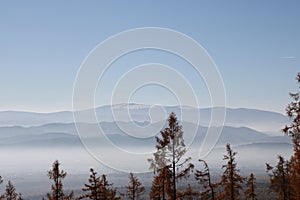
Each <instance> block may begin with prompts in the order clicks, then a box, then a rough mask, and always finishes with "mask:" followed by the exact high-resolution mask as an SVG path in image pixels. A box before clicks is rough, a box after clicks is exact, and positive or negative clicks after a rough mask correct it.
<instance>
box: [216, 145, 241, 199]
mask: <svg viewBox="0 0 300 200" xmlns="http://www.w3.org/2000/svg"><path fill="white" fill-rule="evenodd" d="M226 151H227V154H226V155H224V158H223V160H226V161H227V164H226V165H223V167H222V168H225V171H224V173H223V175H222V180H221V182H220V184H221V185H222V186H223V187H224V192H223V193H222V194H221V199H226V200H235V199H239V195H240V190H242V185H241V184H242V183H243V182H244V178H243V177H242V176H241V175H240V174H239V170H238V169H237V166H236V165H237V163H236V161H235V156H236V154H237V152H233V151H232V149H231V148H230V144H227V145H226Z"/></svg>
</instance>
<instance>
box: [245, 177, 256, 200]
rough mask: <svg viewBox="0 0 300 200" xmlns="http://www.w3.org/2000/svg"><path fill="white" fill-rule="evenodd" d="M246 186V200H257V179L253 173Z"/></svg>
mask: <svg viewBox="0 0 300 200" xmlns="http://www.w3.org/2000/svg"><path fill="white" fill-rule="evenodd" d="M246 186H247V189H246V190H245V192H244V195H245V198H246V200H247V199H250V200H257V196H256V194H255V188H256V178H255V177H254V175H253V173H251V174H250V176H249V178H247V182H246Z"/></svg>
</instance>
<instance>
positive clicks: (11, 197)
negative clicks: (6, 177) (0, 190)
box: [4, 181, 18, 200]
mask: <svg viewBox="0 0 300 200" xmlns="http://www.w3.org/2000/svg"><path fill="white" fill-rule="evenodd" d="M4 196H5V198H6V200H17V197H18V194H17V193H16V188H15V186H14V185H13V184H12V183H11V181H8V183H7V185H6V189H5V194H4Z"/></svg>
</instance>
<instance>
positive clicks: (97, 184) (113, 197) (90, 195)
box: [79, 168, 120, 200]
mask: <svg viewBox="0 0 300 200" xmlns="http://www.w3.org/2000/svg"><path fill="white" fill-rule="evenodd" d="M88 181H89V184H84V186H85V187H84V188H82V190H83V191H84V192H85V194H83V195H81V196H80V197H79V199H92V200H118V199H120V197H119V196H117V193H116V189H115V188H113V187H112V185H113V184H111V183H109V182H108V180H107V177H106V175H104V174H103V175H102V176H101V177H99V176H97V172H96V171H94V169H92V168H91V169H90V177H89V179H88Z"/></svg>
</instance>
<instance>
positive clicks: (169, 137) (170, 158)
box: [148, 112, 194, 199]
mask: <svg viewBox="0 0 300 200" xmlns="http://www.w3.org/2000/svg"><path fill="white" fill-rule="evenodd" d="M160 134H161V138H159V137H156V152H155V153H154V154H153V156H154V158H152V159H148V161H149V162H150V169H152V170H154V172H158V173H161V171H162V170H163V171H164V172H169V171H168V170H166V169H165V168H168V169H169V170H170V171H171V173H172V176H171V177H169V176H166V175H169V174H168V173H163V176H159V177H160V178H163V179H165V178H171V180H163V181H162V182H167V183H172V189H171V188H167V191H169V192H172V193H168V198H171V199H176V180H177V178H185V177H188V175H189V174H190V172H191V171H192V170H193V168H194V165H193V164H192V163H189V161H190V160H191V158H186V159H184V160H183V161H182V158H183V156H184V155H185V153H186V147H185V143H184V139H183V131H182V126H180V125H179V123H178V121H177V117H176V115H175V113H173V112H172V113H171V114H170V116H169V118H168V127H167V128H165V129H164V130H162V131H161V132H160ZM185 165H187V166H185ZM180 169H181V170H180ZM163 191H165V189H164V190H163Z"/></svg>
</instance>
